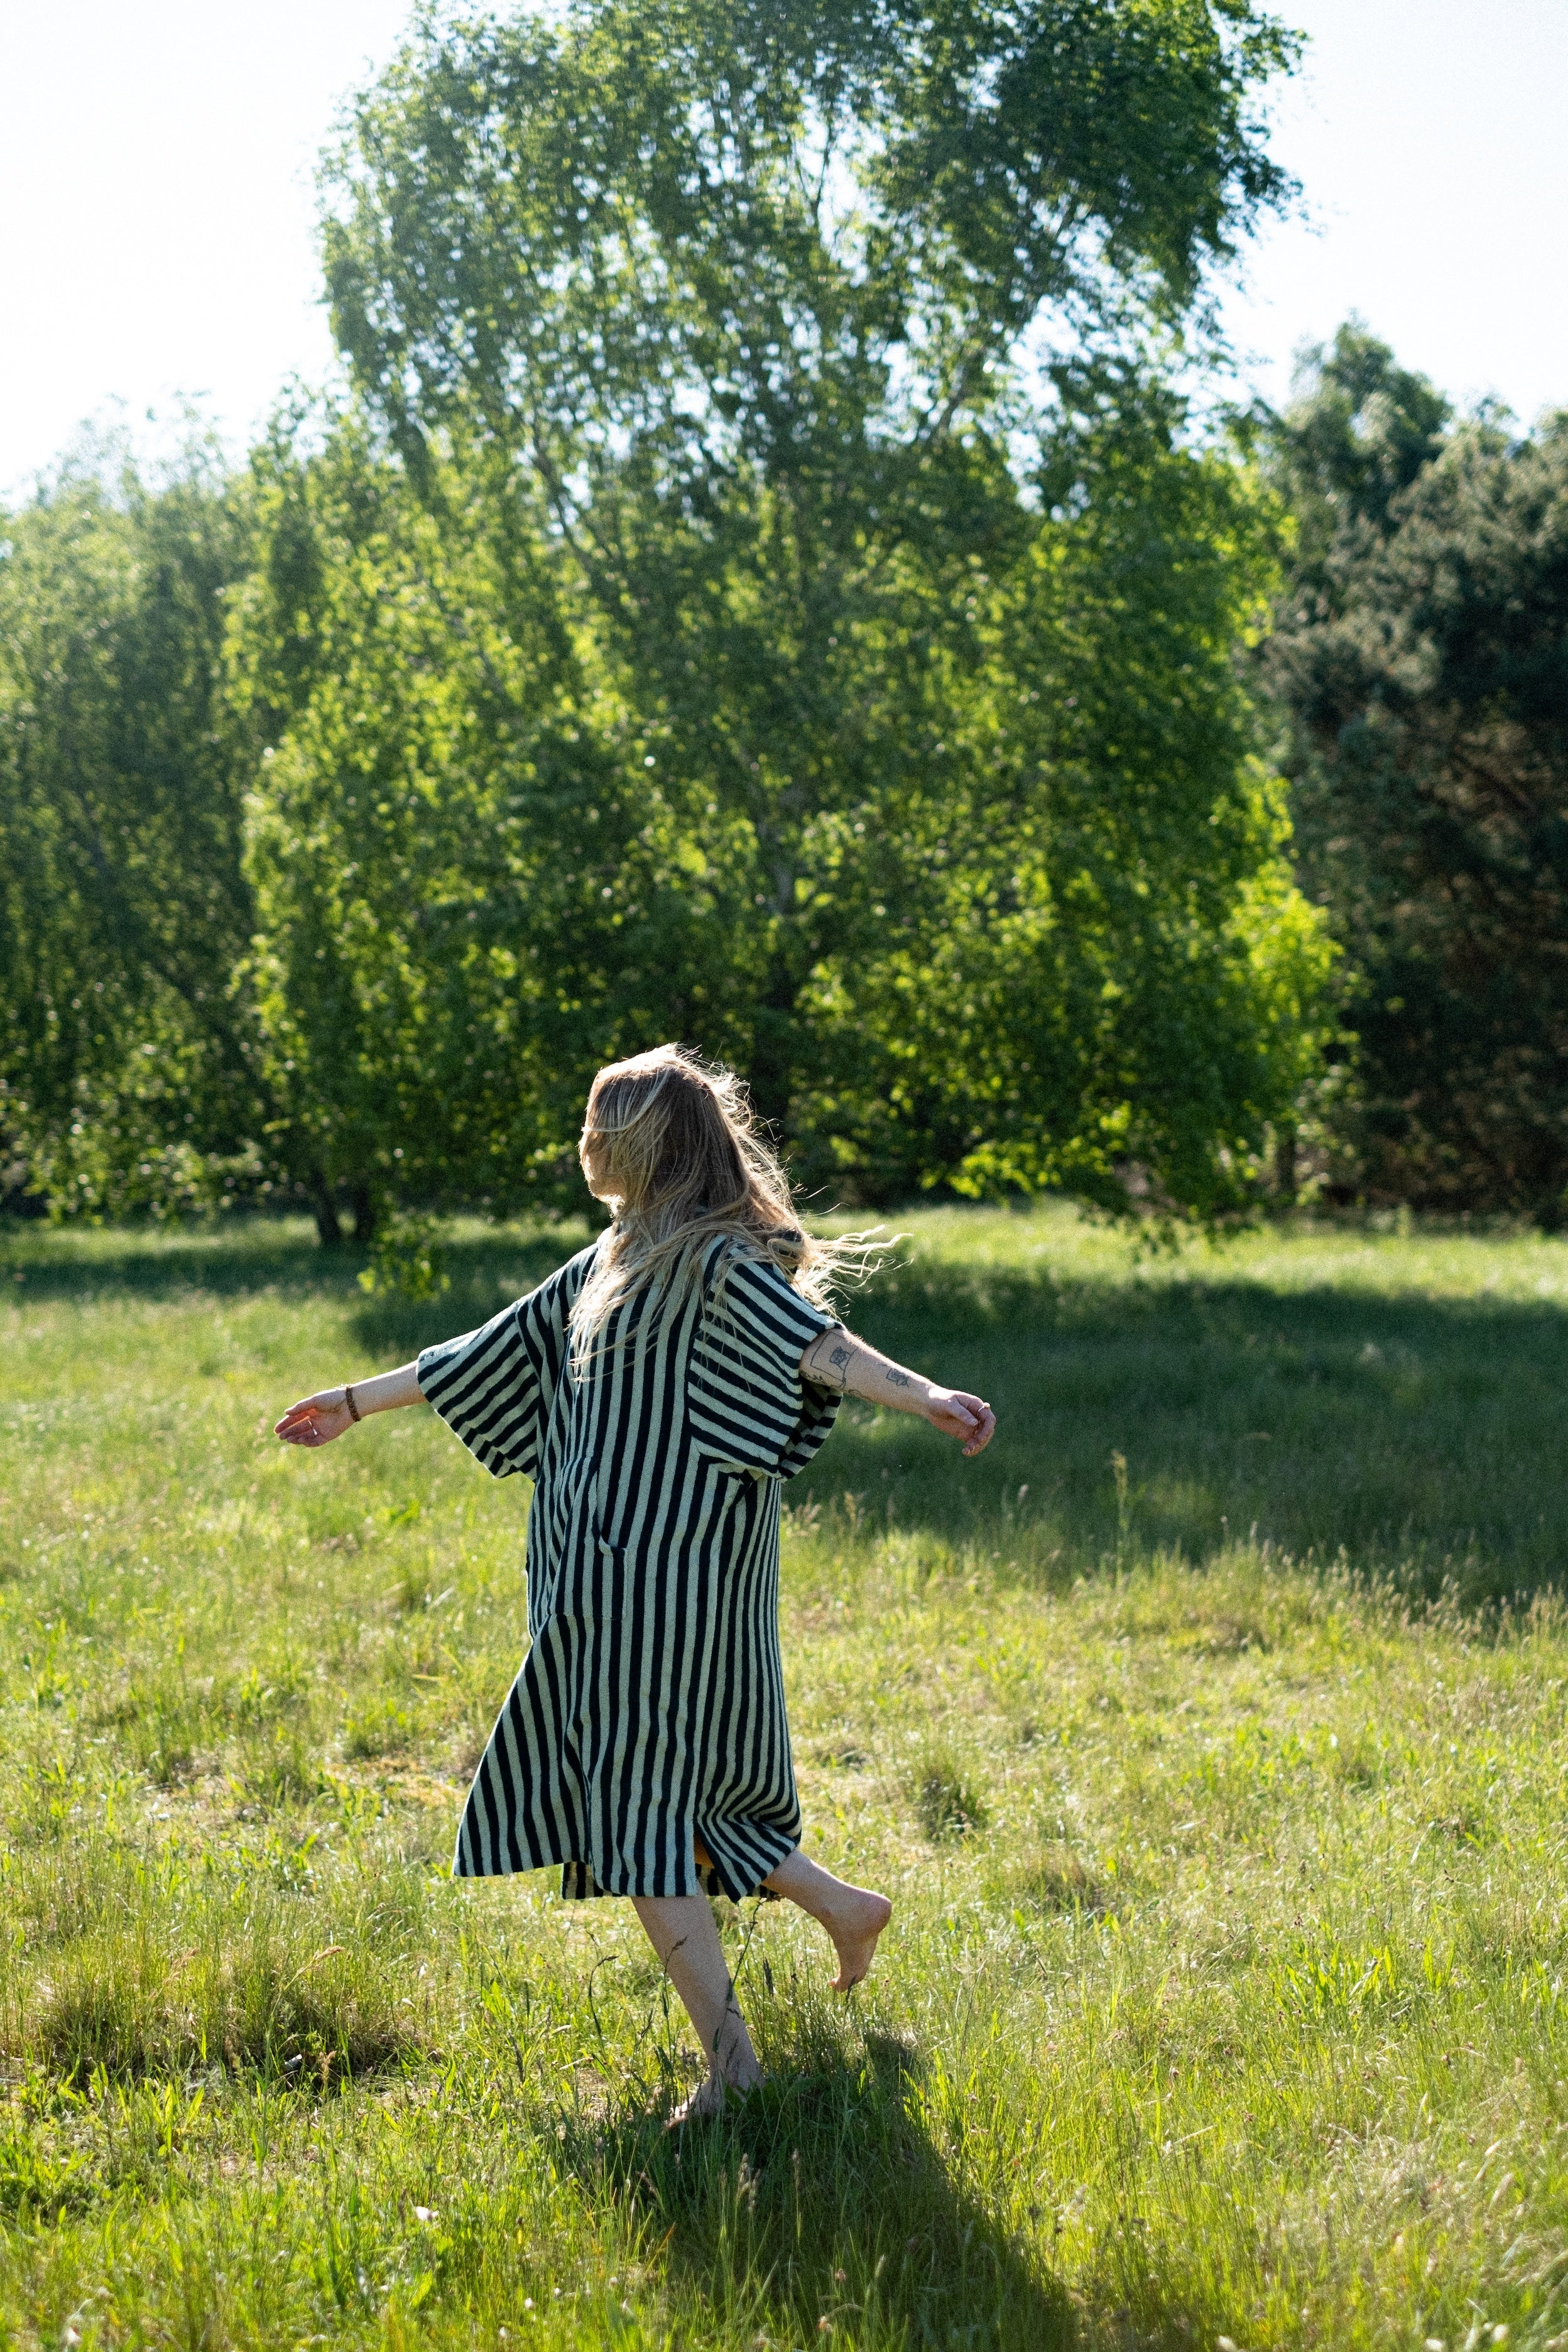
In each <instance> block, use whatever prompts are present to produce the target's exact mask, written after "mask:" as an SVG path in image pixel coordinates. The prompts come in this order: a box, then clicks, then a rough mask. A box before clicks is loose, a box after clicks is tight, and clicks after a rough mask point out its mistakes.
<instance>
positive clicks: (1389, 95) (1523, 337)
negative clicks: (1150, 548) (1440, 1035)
mask: <svg viewBox="0 0 1568 2352" xmlns="http://www.w3.org/2000/svg"><path fill="white" fill-rule="evenodd" d="M1278 5H1279V6H1280V13H1282V14H1283V15H1284V16H1286V17H1287V18H1288V19H1289V21H1292V22H1294V23H1296V24H1298V25H1300V26H1301V27H1302V28H1303V29H1304V30H1305V31H1307V32H1308V33H1309V34H1310V36H1311V37H1312V46H1311V48H1310V53H1309V60H1308V65H1307V68H1306V70H1305V72H1304V74H1303V75H1302V76H1301V78H1300V80H1299V81H1298V82H1297V83H1296V84H1295V85H1294V86H1293V87H1291V88H1290V89H1289V90H1288V91H1287V92H1286V93H1285V94H1284V95H1283V96H1282V98H1281V100H1280V102H1279V117H1278V120H1279V130H1278V136H1277V140H1276V151H1277V152H1278V154H1279V158H1280V160H1281V161H1282V162H1283V163H1286V164H1287V165H1288V166H1289V168H1290V169H1291V170H1293V171H1294V172H1295V173H1297V174H1298V176H1299V177H1300V179H1301V180H1302V181H1303V183H1304V184H1305V191H1306V196H1307V201H1308V205H1309V207H1310V213H1311V216H1312V222H1311V226H1299V225H1292V226H1286V227H1281V228H1276V229H1271V230H1269V231H1268V232H1267V233H1266V234H1265V236H1263V238H1262V239H1261V240H1260V241H1259V243H1258V245H1257V246H1256V247H1254V248H1253V250H1252V252H1251V255H1250V257H1249V268H1248V277H1249V283H1250V292H1249V295H1248V297H1247V299H1245V300H1240V299H1238V300H1237V301H1236V302H1233V304H1232V305H1231V308H1230V311H1229V314H1228V315H1229V319H1230V324H1231V328H1232V331H1233V333H1234V334H1235V336H1236V337H1237V341H1239V342H1240V343H1242V344H1243V345H1245V346H1246V347H1247V348H1248V349H1249V350H1250V351H1251V352H1253V353H1254V354H1255V362H1256V363H1255V364H1254V366H1253V367H1252V369H1251V371H1250V374H1251V380H1252V381H1254V382H1255V383H1257V384H1258V387H1259V389H1261V390H1262V391H1264V392H1265V393H1267V394H1268V395H1269V396H1270V397H1271V398H1276V399H1278V398H1279V397H1280V396H1281V395H1282V394H1283V392H1284V390H1285V387H1286V384H1287V383H1288V381H1289V362H1290V355H1291V353H1292V352H1293V351H1294V349H1295V348H1296V346H1297V345H1298V344H1299V343H1300V342H1301V341H1303V340H1306V339H1309V338H1315V339H1321V338H1325V337H1327V336H1329V335H1331V333H1332V332H1333V330H1334V328H1335V327H1336V326H1337V325H1338V323H1339V321H1340V320H1342V318H1343V317H1344V316H1345V314H1346V312H1347V311H1349V310H1360V311H1361V312H1362V314H1363V316H1364V318H1365V319H1366V320H1367V321H1368V323H1369V324H1370V325H1371V326H1372V328H1373V330H1374V331H1375V332H1377V333H1378V334H1380V335H1382V336H1383V337H1384V339H1385V340H1386V341H1389V342H1391V343H1393V345H1394V349H1395V350H1396V352H1398V354H1399V356H1400V359H1401V360H1402V361H1403V362H1405V363H1406V364H1408V365H1412V366H1415V367H1418V368H1421V369H1423V370H1425V371H1426V373H1428V374H1429V375H1432V376H1433V377H1435V378H1436V381H1437V382H1438V383H1440V384H1442V385H1443V386H1444V387H1445V389H1447V390H1448V391H1449V392H1451V393H1453V394H1457V395H1458V397H1459V398H1460V399H1461V400H1469V399H1473V398H1475V397H1477V396H1478V395H1479V394H1485V393H1493V394H1498V395H1500V397H1501V398H1502V399H1503V400H1505V401H1506V402H1507V403H1508V404H1510V406H1511V407H1512V408H1513V409H1514V410H1515V411H1516V413H1517V414H1518V415H1521V417H1522V418H1524V419H1526V420H1530V419H1532V418H1533V417H1534V416H1535V415H1537V414H1538V412H1539V411H1540V410H1541V409H1542V408H1543V407H1545V406H1547V405H1549V404H1550V405H1557V404H1564V405H1568V137H1565V136H1564V120H1563V108H1564V96H1563V94H1564V92H1565V91H1568V0H1293V5H1292V0H1278ZM406 14H407V8H406V5H405V0H268V6H267V7H265V8H260V7H256V6H241V5H237V0H129V5H128V0H112V5H110V0H0V91H3V92H4V95H5V132H4V138H3V140H0V220H3V221H4V224H5V235H4V236H3V237H0V319H4V320H5V322H6V331H7V332H6V347H5V354H4V357H5V364H4V366H3V367H0V493H3V492H4V491H5V490H6V489H13V490H14V489H17V488H21V487H23V486H24V485H25V483H26V479H27V478H29V477H30V476H31V474H32V473H33V472H34V471H35V470H36V469H37V468H38V467H42V466H44V465H47V462H48V461H49V459H50V458H51V457H54V456H55V455H56V453H57V452H58V450H60V449H61V448H62V447H63V446H65V445H66V444H67V443H68V441H69V440H70V439H71V437H72V436H73V434H74V433H75V431H76V429H77V427H78V425H79V424H80V423H81V422H82V420H84V419H86V418H89V417H92V416H99V417H102V416H104V415H108V414H109V413H110V410H111V404H113V403H115V402H117V401H118V402H121V403H123V404H125V405H124V412H123V413H124V415H125V420H126V421H127V422H128V423H130V424H131V425H133V426H135V427H137V428H139V429H142V430H144V429H145V428H144V425H143V420H144V418H145V415H146V412H147V411H148V410H149V409H153V410H154V411H156V412H157V413H158V414H159V415H163V416H165V417H166V416H168V415H170V413H171V412H173V411H174V410H176V409H177V407H178V404H179V402H180V400H181V398H182V396H185V397H190V398H194V399H195V400H196V401H198V402H199V403H200V404H202V406H203V407H204V409H205V411H206V413H207V414H208V415H210V416H211V417H213V418H214V419H215V420H216V422H217V423H218V424H219V425H221V426H222V427H223V429H224V430H225V431H226V433H227V434H228V435H230V436H232V437H233V438H235V439H236V440H242V439H243V437H244V436H246V435H247V433H248V432H249V431H250V430H251V429H252V428H253V427H254V426H255V425H256V424H257V423H258V421H259V419H260V418H261V417H262V416H264V415H265V414H266V412H267V410H268V407H269V406H270V404H271V403H272V401H273V399H274V398H275V397H276V395H277V393H278V391H279V386H280V385H281V384H282V383H283V382H284V380H285V379H286V378H287V377H289V375H293V374H299V375H302V376H304V377H306V378H309V379H312V380H319V379H320V378H321V376H322V375H323V374H324V373H325V372H326V371H327V369H328V367H329V366H330V364H331V343H330V339H329V337H328V334H327V330H326V322H325V319H324V316H323V314H322V312H321V309H320V306H319V302H318V299H317V296H318V285H317V274H316V261H315V253H314V246H313V239H312V230H311V221H312V194H311V184H310V173H311V165H312V163H313V160H314V158H315V155H316V153H317V151H318V149H319V148H320V146H321V142H322V140H323V139H324V138H325V136H326V135H327V132H328V131H329V129H330V127H331V121H332V116H333V113H334V110H335V108H336V106H337V104H338V102H339V101H340V100H341V99H342V95H343V93H344V92H345V91H346V90H347V89H350V88H352V87H353V84H354V83H355V82H356V81H357V80H358V79H360V78H361V77H362V75H363V72H364V71H365V69H366V68H367V66H368V65H374V64H375V63H379V62H380V61H382V60H384V58H386V56H387V55H388V54H389V52H390V51H391V49H392V47H393V46H394V45H395V40H396V37H397V34H398V32H399V30H400V28H401V26H402V25H403V23H404V20H405V16H406Z"/></svg>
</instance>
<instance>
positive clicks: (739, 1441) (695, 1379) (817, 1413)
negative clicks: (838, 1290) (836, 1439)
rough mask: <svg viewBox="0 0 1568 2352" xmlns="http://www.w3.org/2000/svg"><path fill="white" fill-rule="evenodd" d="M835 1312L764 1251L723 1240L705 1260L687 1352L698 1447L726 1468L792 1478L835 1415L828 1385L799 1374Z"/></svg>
mask: <svg viewBox="0 0 1568 2352" xmlns="http://www.w3.org/2000/svg"><path fill="white" fill-rule="evenodd" d="M836 1322H837V1318H836V1317H834V1316H832V1315H827V1314H825V1313H824V1312H823V1310H822V1308H821V1307H813V1306H812V1305H811V1304H810V1303H809V1302H808V1301H807V1300H806V1299H804V1298H803V1297H801V1295H800V1293H799V1291H798V1290H796V1289H795V1286H794V1284H793V1283H792V1282H791V1281H790V1280H789V1278H788V1276H786V1275H784V1274H783V1273H781V1271H780V1270H779V1268H778V1267H777V1266H776V1265H772V1264H771V1263H770V1262H769V1261H768V1260H766V1259H764V1258H758V1257H752V1256H750V1255H745V1254H743V1253H742V1252H741V1251H740V1250H737V1249H734V1248H731V1249H728V1250H726V1251H724V1252H721V1254H720V1255H718V1256H717V1258H716V1259H715V1261H714V1262H713V1263H712V1264H711V1265H710V1270H709V1273H708V1277H707V1280H706V1282H705V1283H704V1286H703V1307H702V1318H701V1324H700V1328H699V1330H698V1333H697V1337H696V1340H695V1343H694V1345H693V1348H692V1352H691V1369H690V1391H689V1411H690V1416H691V1426H692V1434H693V1436H694V1437H695V1439H696V1442H697V1444H698V1447H699V1449H700V1452H702V1453H703V1454H706V1455H708V1457H709V1458H710V1460H712V1461H716V1462H720V1463H721V1464H723V1465H724V1466H725V1467H726V1468H728V1469H734V1470H739V1471H750V1472H752V1474H753V1475H757V1476H759V1477H768V1478H793V1477H794V1476H795V1473H796V1471H798V1470H804V1469H805V1465H806V1464H807V1463H808V1462H809V1461H811V1459H812V1458H813V1456H814V1455H815V1454H816V1453H817V1452H818V1451H819V1450H820V1448H821V1446H822V1445H823V1444H824V1442H825V1441H826V1437H827V1433H828V1432H829V1430H831V1428H832V1427H833V1424H834V1423H835V1421H836V1420H837V1417H838V1402H839V1401H838V1397H837V1392H836V1391H833V1390H830V1389H821V1388H818V1387H816V1384H815V1383H814V1382H812V1381H803V1380H802V1378H801V1376H800V1360H801V1357H802V1355H803V1353H804V1352H805V1349H807V1348H808V1347H809V1346H810V1345H811V1343H812V1341H813V1340H814V1339H817V1338H818V1337H819V1336H820V1335H821V1333H822V1332H824V1331H831V1330H832V1329H833V1328H835V1325H836Z"/></svg>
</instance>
